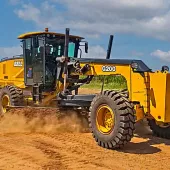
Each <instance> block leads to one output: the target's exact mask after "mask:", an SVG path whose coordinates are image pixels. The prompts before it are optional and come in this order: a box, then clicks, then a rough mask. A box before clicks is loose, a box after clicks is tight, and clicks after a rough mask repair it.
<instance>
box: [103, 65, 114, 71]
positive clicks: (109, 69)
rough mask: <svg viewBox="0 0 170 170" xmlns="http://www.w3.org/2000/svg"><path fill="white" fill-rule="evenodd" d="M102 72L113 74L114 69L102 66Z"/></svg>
mask: <svg viewBox="0 0 170 170" xmlns="http://www.w3.org/2000/svg"><path fill="white" fill-rule="evenodd" d="M102 71H103V72H115V71H116V67H115V66H102Z"/></svg>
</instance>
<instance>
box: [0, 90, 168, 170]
mask: <svg viewBox="0 0 170 170" xmlns="http://www.w3.org/2000/svg"><path fill="white" fill-rule="evenodd" d="M83 92H85V91H84V90H83ZM92 92H93V91H92ZM36 112H41V113H42V114H43V113H46V112H47V111H46V110H40V111H37V110H36V111H35V110H31V109H30V110H28V109H27V110H26V109H23V110H20V111H16V112H15V114H13V113H12V112H11V113H10V112H9V113H8V114H6V115H5V117H4V118H2V119H1V120H0V169H4V170H10V169H13V170H27V169H28V170H29V169H30V170H38V169H40V170H41V169H46V170H51V169H54V170H91V169H94V170H117V169H119V170H147V169H148V170H152V169H153V170H169V169H170V164H169V160H170V146H169V145H170V140H164V139H161V138H157V137H153V136H152V132H151V131H150V129H149V128H148V127H147V125H146V124H145V123H144V122H140V123H138V124H136V132H135V136H134V138H133V139H132V141H131V142H130V143H129V144H128V145H126V146H125V147H124V148H123V149H121V150H117V151H116V150H107V149H104V148H101V147H99V146H98V145H97V144H96V142H95V140H94V139H93V137H92V135H91V134H90V133H87V132H86V133H85V132H84V131H83V127H84V125H82V122H81V121H80V120H79V118H78V117H77V116H76V114H75V113H74V112H70V114H68V116H67V117H65V118H63V119H62V120H60V121H59V120H58V119H57V118H56V117H55V116H54V115H53V114H49V115H47V116H45V114H44V116H43V119H42V117H41V118H39V117H36V118H33V119H32V118H30V119H26V118H25V116H24V114H25V115H27V114H29V113H31V114H34V113H36ZM51 112H53V111H52V110H51ZM23 113H24V114H23ZM31 114H30V115H31Z"/></svg>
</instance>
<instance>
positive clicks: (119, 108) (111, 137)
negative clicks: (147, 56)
mask: <svg viewBox="0 0 170 170" xmlns="http://www.w3.org/2000/svg"><path fill="white" fill-rule="evenodd" d="M88 121H89V127H90V129H91V132H92V134H93V137H94V139H95V140H96V142H97V143H98V145H99V146H102V147H104V148H108V149H116V148H121V147H123V146H124V145H125V144H127V143H128V142H129V141H130V140H131V138H132V137H133V133H134V129H135V128H134V124H135V110H134V107H133V105H132V104H131V103H130V102H129V100H128V99H127V98H126V97H125V96H124V95H123V94H122V93H120V92H116V91H104V92H103V93H102V94H98V95H97V96H96V97H94V99H93V101H92V103H91V107H90V112H89V118H88Z"/></svg>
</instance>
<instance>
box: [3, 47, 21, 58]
mask: <svg viewBox="0 0 170 170" xmlns="http://www.w3.org/2000/svg"><path fill="white" fill-rule="evenodd" d="M22 53H23V52H22V48H21V46H14V47H0V58H4V57H8V58H11V57H13V56H15V55H20V54H22Z"/></svg>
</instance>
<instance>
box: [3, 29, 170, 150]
mask: <svg viewBox="0 0 170 170" xmlns="http://www.w3.org/2000/svg"><path fill="white" fill-rule="evenodd" d="M113 37H114V36H113V35H111V36H110V41H109V45H108V51H107V55H106V59H96V58H95V59H94V58H93V56H91V58H82V57H81V56H82V55H81V54H82V49H81V46H84V47H85V52H86V53H88V43H87V42H86V41H84V38H83V37H80V36H75V35H70V33H69V29H68V28H67V29H66V31H65V34H60V33H55V32H49V31H48V29H47V28H46V29H45V31H42V32H29V33H25V34H22V35H20V36H19V37H18V39H21V42H22V47H23V55H21V56H15V57H13V58H5V59H2V60H1V62H0V73H1V74H0V87H1V90H0V108H1V113H2V114H7V113H6V112H7V111H8V110H9V109H13V108H15V109H16V108H25V107H35V108H42V107H45V108H48V107H50V102H52V101H53V102H54V103H55V107H58V108H65V109H76V110H79V113H80V114H82V113H83V114H85V116H86V118H87V119H88V125H89V128H90V130H91V133H92V134H93V137H94V139H95V141H96V142H97V143H98V145H100V146H101V147H104V148H108V149H117V148H121V147H123V146H124V145H125V144H127V143H128V142H130V141H131V138H132V137H133V134H134V130H135V123H136V122H138V121H139V120H143V119H147V120H148V122H149V126H150V127H151V129H152V131H153V133H154V134H156V135H157V136H159V137H163V138H168V139H169V138H170V104H168V103H169V102H170V74H169V73H168V71H169V68H168V67H166V66H163V67H162V69H161V70H160V71H156V72H154V71H152V70H151V69H150V68H149V67H148V66H147V65H146V64H145V63H144V62H143V61H141V60H130V59H110V53H111V48H112V41H113ZM82 44H83V45H82ZM98 75H100V76H104V77H105V76H118V75H122V76H123V77H124V78H125V79H126V81H127V89H123V90H116V89H112V90H103V86H102V87H101V92H100V93H99V94H85V95H82V94H79V88H80V87H82V86H83V85H84V84H89V83H90V82H91V81H92V79H93V78H94V77H95V76H98ZM82 77H83V78H82ZM103 85H104V80H103Z"/></svg>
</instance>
